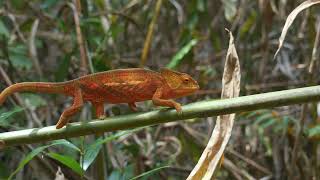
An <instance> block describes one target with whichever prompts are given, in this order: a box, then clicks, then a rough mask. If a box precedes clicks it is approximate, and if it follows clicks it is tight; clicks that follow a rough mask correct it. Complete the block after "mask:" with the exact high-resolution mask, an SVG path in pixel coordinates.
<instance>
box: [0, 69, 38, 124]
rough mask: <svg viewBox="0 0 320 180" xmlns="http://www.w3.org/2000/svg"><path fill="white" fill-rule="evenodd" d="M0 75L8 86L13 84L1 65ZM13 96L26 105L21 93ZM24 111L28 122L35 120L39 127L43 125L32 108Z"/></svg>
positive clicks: (21, 104)
mask: <svg viewBox="0 0 320 180" xmlns="http://www.w3.org/2000/svg"><path fill="white" fill-rule="evenodd" d="M0 75H1V77H2V78H3V79H4V80H5V82H6V83H7V85H8V86H10V85H12V81H11V80H10V78H9V76H8V75H7V73H6V72H5V71H4V69H3V68H2V67H1V66H0ZM13 96H14V97H15V99H16V100H17V102H18V104H19V105H20V106H22V107H25V105H24V103H23V100H22V98H21V97H20V96H19V94H16V93H15V94H14V95H13ZM24 113H25V115H26V117H27V120H28V122H30V123H32V122H34V123H35V124H37V125H38V126H39V127H42V124H41V121H40V120H39V118H38V116H37V115H36V114H35V113H34V112H32V110H30V109H29V108H27V109H24Z"/></svg>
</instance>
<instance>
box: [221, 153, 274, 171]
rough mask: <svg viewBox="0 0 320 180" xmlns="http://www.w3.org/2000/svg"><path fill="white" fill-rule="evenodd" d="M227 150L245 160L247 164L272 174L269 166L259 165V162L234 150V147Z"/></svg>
mask: <svg viewBox="0 0 320 180" xmlns="http://www.w3.org/2000/svg"><path fill="white" fill-rule="evenodd" d="M227 152H229V153H230V154H232V155H234V156H236V157H238V158H239V159H241V160H243V161H245V162H246V163H247V164H249V165H251V166H253V167H255V168H256V169H258V170H260V171H261V172H263V173H265V174H272V173H271V172H270V171H269V170H268V169H267V168H265V167H263V166H261V165H259V164H258V163H256V162H255V161H253V160H251V159H249V158H247V157H245V156H243V155H242V154H240V153H238V152H237V151H235V150H233V149H230V148H229V149H227Z"/></svg>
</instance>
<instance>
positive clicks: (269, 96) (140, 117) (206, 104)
mask: <svg viewBox="0 0 320 180" xmlns="http://www.w3.org/2000/svg"><path fill="white" fill-rule="evenodd" d="M318 100H320V86H312V87H305V88H298V89H291V90H285V91H276V92H270V93H264V94H256V95H250V96H242V97H237V98H232V99H223V100H210V101H201V102H196V103H192V104H188V105H185V106H183V107H182V113H181V114H178V113H176V111H175V110H173V109H161V110H155V111H151V112H145V113H134V114H129V115H121V116H115V117H109V118H106V119H105V120H94V121H90V122H84V123H79V122H77V123H70V124H69V125H68V126H67V127H66V128H62V129H55V126H49V127H44V128H35V129H26V130H20V131H12V132H5V133H1V134H0V141H1V143H2V145H5V146H12V145H18V144H28V143H37V142H44V141H49V140H55V139H64V138H71V137H78V136H84V135H89V134H97V133H101V132H107V131H115V130H123V129H129V128H136V127H142V126H149V125H154V124H160V123H166V122H170V121H177V120H184V119H191V118H202V117H208V116H217V115H223V114H230V113H237V112H243V111H252V110H257V109H264V108H272V107H278V106H285V105H290V104H299V103H305V102H311V101H318ZM1 143H0V144H1Z"/></svg>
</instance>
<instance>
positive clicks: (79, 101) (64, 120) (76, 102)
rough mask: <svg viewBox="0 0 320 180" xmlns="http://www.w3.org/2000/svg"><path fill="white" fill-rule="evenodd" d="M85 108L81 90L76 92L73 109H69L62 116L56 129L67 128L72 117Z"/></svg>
mask: <svg viewBox="0 0 320 180" xmlns="http://www.w3.org/2000/svg"><path fill="white" fill-rule="evenodd" d="M82 106H83V99H82V92H81V89H80V88H79V89H77V90H75V93H74V97H73V104H72V106H71V107H69V108H67V109H66V110H65V111H63V113H62V114H61V116H60V119H59V121H58V123H57V124H56V128H57V129H60V128H62V127H63V126H65V125H66V124H67V123H68V121H69V119H70V117H71V116H72V115H74V114H75V113H77V112H78V111H79V110H80V109H81V108H82Z"/></svg>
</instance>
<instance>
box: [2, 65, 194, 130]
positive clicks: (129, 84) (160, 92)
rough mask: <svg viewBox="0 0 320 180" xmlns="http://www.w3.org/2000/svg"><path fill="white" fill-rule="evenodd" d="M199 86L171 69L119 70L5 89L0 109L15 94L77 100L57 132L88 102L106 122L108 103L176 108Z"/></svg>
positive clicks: (69, 108)
mask: <svg viewBox="0 0 320 180" xmlns="http://www.w3.org/2000/svg"><path fill="white" fill-rule="evenodd" d="M198 89H199V85H198V83H197V81H196V80H194V79H193V78H192V77H191V76H190V75H188V74H186V73H181V72H177V71H173V70H170V69H167V68H162V69H160V72H156V71H152V70H147V69H143V68H130V69H116V70H110V71H104V72H99V73H94V74H89V75H85V76H81V77H79V78H77V79H73V80H70V81H65V82H21V83H16V84H13V85H11V86H9V87H7V88H5V89H4V90H3V91H2V92H1V94H0V105H1V104H3V103H4V101H5V99H6V98H7V97H8V96H10V95H11V94H13V93H15V92H21V91H28V92H39V93H54V94H63V95H66V96H71V97H73V103H72V105H71V106H70V107H68V108H67V109H65V110H64V111H63V112H62V114H61V116H60V118H59V120H58V123H57V124H56V129H60V128H62V127H63V126H65V125H66V124H67V123H68V121H69V119H70V118H71V117H72V116H73V115H74V114H75V113H77V112H78V111H80V110H81V108H82V106H83V104H84V102H87V101H88V102H90V103H91V104H92V106H93V107H94V108H95V115H96V116H97V118H104V117H105V116H104V115H105V113H104V103H105V102H107V103H111V104H119V103H127V104H128V105H129V107H130V109H131V110H132V111H137V106H136V104H135V103H136V102H141V101H146V100H152V102H153V104H154V105H156V106H166V107H171V108H175V109H176V111H177V112H178V113H179V112H181V105H180V104H179V103H178V102H176V101H174V100H172V99H175V98H179V97H183V96H187V95H190V94H192V93H194V92H195V91H197V90H198Z"/></svg>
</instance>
